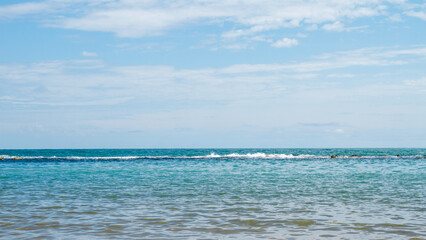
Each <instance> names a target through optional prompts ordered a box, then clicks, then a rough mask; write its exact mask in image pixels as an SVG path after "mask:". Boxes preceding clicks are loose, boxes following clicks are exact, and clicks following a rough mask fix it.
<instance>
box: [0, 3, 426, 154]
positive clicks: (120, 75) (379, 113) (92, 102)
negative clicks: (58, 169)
mask: <svg viewBox="0 0 426 240" xmlns="http://www.w3.org/2000/svg"><path fill="white" fill-rule="evenodd" d="M218 147H223V148H234V147H236V148H239V147H271V148H296V147H298V148H305V147H306V148H308V147H313V148H322V147H326V148H328V147H426V1H415V0H357V1H353V0H321V1H320V0H226V1H221V0H174V1H168V0H38V1H35V0H33V1H30V0H14V1H11V0H2V1H1V2H0V149H1V148H3V149H6V148H218Z"/></svg>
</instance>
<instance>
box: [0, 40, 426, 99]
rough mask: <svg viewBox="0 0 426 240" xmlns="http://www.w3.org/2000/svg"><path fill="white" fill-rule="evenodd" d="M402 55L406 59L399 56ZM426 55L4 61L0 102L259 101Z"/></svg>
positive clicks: (369, 52) (425, 51)
mask: <svg viewBox="0 0 426 240" xmlns="http://www.w3.org/2000/svg"><path fill="white" fill-rule="evenodd" d="M402 56H403V57H404V61H401V60H399V58H400V57H402ZM424 57H426V48H425V47H417V48H410V49H395V48H390V49H389V48H367V49H358V50H353V51H346V52H337V53H332V54H326V55H322V56H318V57H315V58H313V59H312V60H310V61H305V62H296V63H294V62H293V63H281V64H239V65H231V66H228V67H224V68H201V69H191V70H190V69H176V68H173V67H170V66H144V65H141V66H120V67H118V66H106V65H104V64H103V63H102V62H100V61H95V60H84V61H82V60H80V61H51V62H42V63H34V64H30V65H0V81H1V82H2V89H1V90H0V102H9V103H15V104H44V105H66V106H70V105H76V106H82V105H94V104H100V105H102V104H104V105H112V104H119V103H123V102H126V101H130V100H134V99H139V100H143V101H153V102H155V101H173V102H174V101H191V102H203V101H213V102H221V101H224V102H235V101H245V100H250V99H258V100H259V101H260V100H262V99H265V98H274V97H280V96H283V93H284V92H288V91H289V89H291V86H293V87H294V86H295V84H296V85H297V83H298V82H300V81H313V80H315V79H319V78H320V77H321V76H323V77H329V78H345V77H346V78H349V77H352V76H354V75H353V74H354V73H353V72H351V71H350V70H348V69H349V68H350V67H368V68H372V67H376V68H377V69H379V67H386V66H397V65H402V64H410V63H411V62H414V63H415V62H416V61H418V60H419V59H424ZM336 71H337V72H336ZM358 71H359V70H357V72H356V73H357V74H358ZM331 80H332V79H331ZM339 81H341V80H339ZM422 84H424V79H422V80H421V81H416V82H407V83H406V84H405V85H404V86H406V87H410V86H411V87H413V88H415V86H414V85H416V86H419V85H421V86H424V85H422ZM422 89H423V90H424V88H422ZM394 92H395V93H397V91H394ZM335 95H336V93H333V94H330V96H335ZM22 96H25V97H24V98H23V97H22Z"/></svg>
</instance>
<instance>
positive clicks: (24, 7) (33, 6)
mask: <svg viewBox="0 0 426 240" xmlns="http://www.w3.org/2000/svg"><path fill="white" fill-rule="evenodd" d="M49 9H50V6H49V4H47V3H46V2H39V3H32V2H28V3H20V4H13V5H6V6H0V18H1V17H6V18H14V17H18V16H21V15H27V14H33V13H39V12H43V11H47V10H49Z"/></svg>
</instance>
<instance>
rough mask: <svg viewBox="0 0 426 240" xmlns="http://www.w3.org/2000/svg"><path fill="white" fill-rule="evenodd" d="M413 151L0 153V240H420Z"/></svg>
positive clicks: (422, 221) (416, 153)
mask: <svg viewBox="0 0 426 240" xmlns="http://www.w3.org/2000/svg"><path fill="white" fill-rule="evenodd" d="M425 153H426V151H425V149H180V150H174V149H166V150H161V149H158V150H0V155H2V157H3V158H4V160H3V161H1V162H0V184H1V185H0V238H2V239H11V238H12V239H13V238H16V239H33V238H43V239H58V238H65V239H77V238H82V237H84V238H89V239H105V238H111V239H113V238H135V239H141V238H145V239H179V238H180V239H199V238H203V239H217V238H224V239H259V238H268V239H313V238H315V239H318V238H324V239H410V238H413V239H416V238H420V239H421V238H426V214H425V210H426V207H425V206H426V200H425V199H426V187H425V186H426V185H425V183H426V159H425V158H424V156H425ZM332 154H334V155H338V156H337V158H333V159H332V158H330V155H332ZM398 154H400V155H401V156H396V155H398ZM352 155H361V156H352ZM351 156H352V157H351ZM17 157H19V158H20V159H19V158H18V160H13V159H14V158H15V159H17Z"/></svg>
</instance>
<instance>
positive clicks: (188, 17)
mask: <svg viewBox="0 0 426 240" xmlns="http://www.w3.org/2000/svg"><path fill="white" fill-rule="evenodd" d="M391 7H393V8H395V7H396V8H399V9H401V12H402V11H405V14H407V15H410V16H414V17H418V18H420V19H423V20H424V19H425V17H424V16H425V13H424V12H423V10H422V5H420V4H417V5H416V4H408V3H406V1H404V0H360V1H352V0H327V1H313V0H301V1H295V0H285V1H279V0H252V1H243V0H232V1H213V0H204V1H197V0H181V1H165V0H163V1H151V0H144V1H130V0H116V1H114V0H98V1H87V0H78V1H69V0H45V1H42V2H26V3H19V4H14V5H6V6H1V7H0V18H1V17H3V18H13V17H18V16H22V15H28V14H39V17H40V18H41V20H42V21H43V22H44V23H47V25H48V26H54V27H59V28H68V29H78V30H84V31H103V32H112V33H115V34H116V35H117V36H120V37H144V36H153V35H158V34H163V33H165V32H167V31H170V30H173V29H185V28H188V27H190V26H197V25H218V24H219V25H221V24H228V23H229V24H231V25H232V28H233V29H232V30H226V29H224V32H223V36H224V37H228V38H229V37H240V36H245V35H253V34H256V33H260V32H265V31H269V30H276V29H280V28H293V27H299V26H307V27H309V26H311V25H317V24H324V27H323V28H324V29H326V30H335V31H341V30H342V29H343V24H344V23H343V22H344V21H346V20H352V19H357V18H363V17H372V16H380V15H390V13H389V12H388V9H389V8H391ZM71 9H72V10H71Z"/></svg>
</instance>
